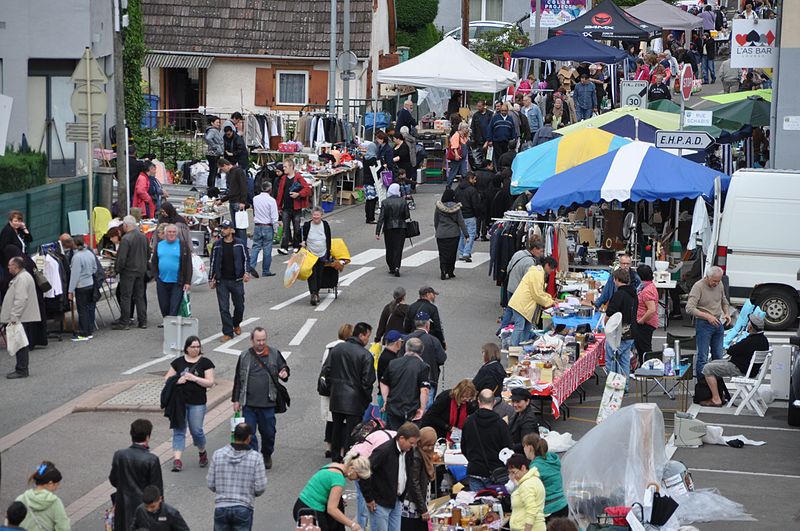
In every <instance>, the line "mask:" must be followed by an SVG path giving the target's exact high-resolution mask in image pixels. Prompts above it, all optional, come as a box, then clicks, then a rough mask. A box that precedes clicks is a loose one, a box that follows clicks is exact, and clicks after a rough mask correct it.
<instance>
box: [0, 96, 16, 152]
mask: <svg viewBox="0 0 800 531" xmlns="http://www.w3.org/2000/svg"><path fill="white" fill-rule="evenodd" d="M12 103H14V98H12V97H11V96H5V95H3V94H0V156H3V155H5V154H6V139H7V138H8V124H9V123H11V104H12Z"/></svg>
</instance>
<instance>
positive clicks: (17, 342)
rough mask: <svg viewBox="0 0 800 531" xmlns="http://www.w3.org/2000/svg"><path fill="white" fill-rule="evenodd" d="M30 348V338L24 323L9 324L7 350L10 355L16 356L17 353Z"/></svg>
mask: <svg viewBox="0 0 800 531" xmlns="http://www.w3.org/2000/svg"><path fill="white" fill-rule="evenodd" d="M27 346H28V336H27V335H25V328H23V326H22V323H9V324H8V326H6V348H8V355H9V356H15V355H16V354H17V352H19V351H20V350H22V349H23V348H25V347H27Z"/></svg>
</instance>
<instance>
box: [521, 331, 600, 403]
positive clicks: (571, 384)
mask: <svg viewBox="0 0 800 531" xmlns="http://www.w3.org/2000/svg"><path fill="white" fill-rule="evenodd" d="M596 337H597V341H596V342H595V343H594V344H592V345H589V348H587V349H586V350H585V351H584V353H583V355H582V356H581V357H580V358H579V359H578V360H577V361H576V362H575V363H573V364H572V366H570V368H569V369H567V370H566V371H564V372H563V373H562V374H561V376H560V377H559V378H557V379H556V380H554V381H553V383H552V385H551V386H550V387H548V388H547V389H543V390H542V391H532V392H531V394H532V395H533V396H550V399H551V400H552V404H551V410H552V413H553V418H556V419H557V418H558V417H559V416H560V411H559V408H560V407H561V404H562V403H563V402H564V400H566V399H567V398H569V396H570V395H571V394H572V393H574V392H575V390H576V389H577V388H578V386H579V385H581V384H582V383H583V382H585V381H586V380H588V379H589V378H591V377H592V375H593V374H594V371H595V369H596V368H597V362H598V360H600V359H602V358H603V357H604V356H605V345H606V338H605V336H604V335H597V336H596Z"/></svg>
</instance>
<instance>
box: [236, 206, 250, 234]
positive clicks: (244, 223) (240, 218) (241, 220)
mask: <svg viewBox="0 0 800 531" xmlns="http://www.w3.org/2000/svg"><path fill="white" fill-rule="evenodd" d="M233 218H234V221H233V224H234V225H235V226H236V229H237V230H238V229H246V228H248V227H249V226H250V219H249V218H248V216H247V210H237V211H236V213H235V214H234V215H233Z"/></svg>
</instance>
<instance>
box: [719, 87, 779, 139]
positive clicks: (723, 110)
mask: <svg viewBox="0 0 800 531" xmlns="http://www.w3.org/2000/svg"><path fill="white" fill-rule="evenodd" d="M711 111H712V112H713V113H714V117H713V120H712V123H713V124H714V125H716V126H717V127H719V128H722V129H727V130H729V131H736V130H737V129H739V128H740V127H742V126H743V125H751V126H753V127H764V126H768V125H769V121H770V119H769V113H770V103H769V102H768V101H766V100H765V99H764V98H762V97H760V96H749V97H747V98H745V99H743V100H739V101H734V102H732V103H724V104H722V105H718V106H716V107H714V108H713V109H711Z"/></svg>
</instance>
